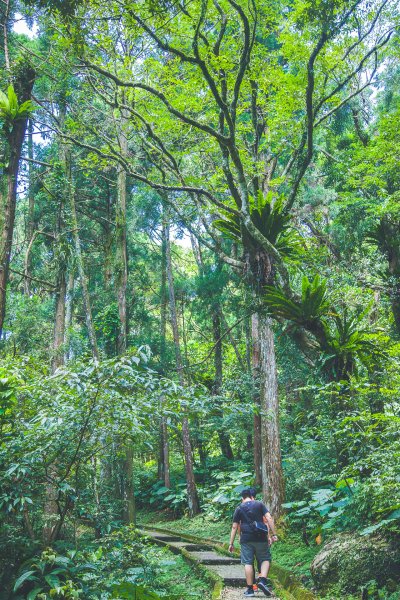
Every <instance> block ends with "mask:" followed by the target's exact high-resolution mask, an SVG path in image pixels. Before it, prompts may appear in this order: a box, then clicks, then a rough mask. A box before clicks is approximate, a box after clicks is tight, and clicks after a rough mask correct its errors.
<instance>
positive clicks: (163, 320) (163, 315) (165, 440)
mask: <svg viewBox="0 0 400 600" xmlns="http://www.w3.org/2000/svg"><path fill="white" fill-rule="evenodd" d="M167 302H168V298H167V225H166V222H165V209H164V208H163V218H162V231H161V309H160V327H161V340H160V363H161V372H162V373H165V369H166V339H167ZM162 404H163V399H162V398H161V408H162ZM160 433H161V445H162V453H161V455H162V461H163V465H162V467H163V468H162V471H163V476H164V485H165V487H167V488H169V487H171V477H170V466H169V433H168V425H167V419H166V418H165V416H164V415H163V414H162V416H161V432H160Z"/></svg>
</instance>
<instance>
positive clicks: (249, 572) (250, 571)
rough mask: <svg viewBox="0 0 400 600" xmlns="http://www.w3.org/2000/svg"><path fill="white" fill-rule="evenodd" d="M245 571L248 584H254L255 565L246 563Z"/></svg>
mask: <svg viewBox="0 0 400 600" xmlns="http://www.w3.org/2000/svg"><path fill="white" fill-rule="evenodd" d="M244 573H245V575H246V583H247V585H248V586H252V585H253V581H254V569H253V565H244Z"/></svg>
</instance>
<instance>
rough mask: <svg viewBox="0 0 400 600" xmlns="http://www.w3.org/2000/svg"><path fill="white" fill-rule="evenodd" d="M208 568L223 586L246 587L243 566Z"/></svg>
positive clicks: (210, 566)
mask: <svg viewBox="0 0 400 600" xmlns="http://www.w3.org/2000/svg"><path fill="white" fill-rule="evenodd" d="M208 568H209V569H210V571H214V573H216V574H217V575H219V576H220V577H221V578H222V579H223V581H224V584H225V585H229V586H231V587H243V586H245V585H246V583H245V578H244V567H243V565H238V564H235V565H226V564H224V565H209V567H208Z"/></svg>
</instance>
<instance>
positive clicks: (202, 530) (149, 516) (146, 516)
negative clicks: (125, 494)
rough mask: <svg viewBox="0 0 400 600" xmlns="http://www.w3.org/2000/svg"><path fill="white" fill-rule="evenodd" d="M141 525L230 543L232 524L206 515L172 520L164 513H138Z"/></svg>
mask: <svg viewBox="0 0 400 600" xmlns="http://www.w3.org/2000/svg"><path fill="white" fill-rule="evenodd" d="M137 521H138V524H139V525H152V526H154V527H165V528H166V529H173V530H174V531H176V532H177V533H187V534H188V535H195V536H198V537H202V538H210V539H212V540H214V541H216V542H225V543H228V542H229V534H230V530H231V529H230V523H228V522H227V521H214V520H212V519H210V518H209V517H207V516H206V515H198V516H197V517H194V518H189V517H181V518H180V519H172V518H171V515H169V514H168V513H165V512H164V513H162V512H149V511H146V512H138V516H137Z"/></svg>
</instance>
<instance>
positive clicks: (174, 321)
mask: <svg viewBox="0 0 400 600" xmlns="http://www.w3.org/2000/svg"><path fill="white" fill-rule="evenodd" d="M165 241H166V258H167V278H168V289H169V305H170V313H171V327H172V333H173V338H174V347H175V359H176V369H177V371H178V377H179V382H180V384H181V385H182V386H183V385H184V383H185V379H184V373H183V362H182V354H181V347H180V339H179V329H178V318H177V314H176V302H175V288H174V278H173V274H172V261H171V245H170V240H169V226H168V225H167V226H166V235H165ZM182 440H183V452H184V455H185V471H186V487H187V496H188V498H187V499H188V507H189V513H190V515H191V516H194V515H197V514H198V513H199V512H200V505H199V499H198V496H197V488H196V482H195V479H194V471H193V454H192V444H191V441H190V430H189V421H188V418H187V416H186V414H184V416H183V419H182Z"/></svg>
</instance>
